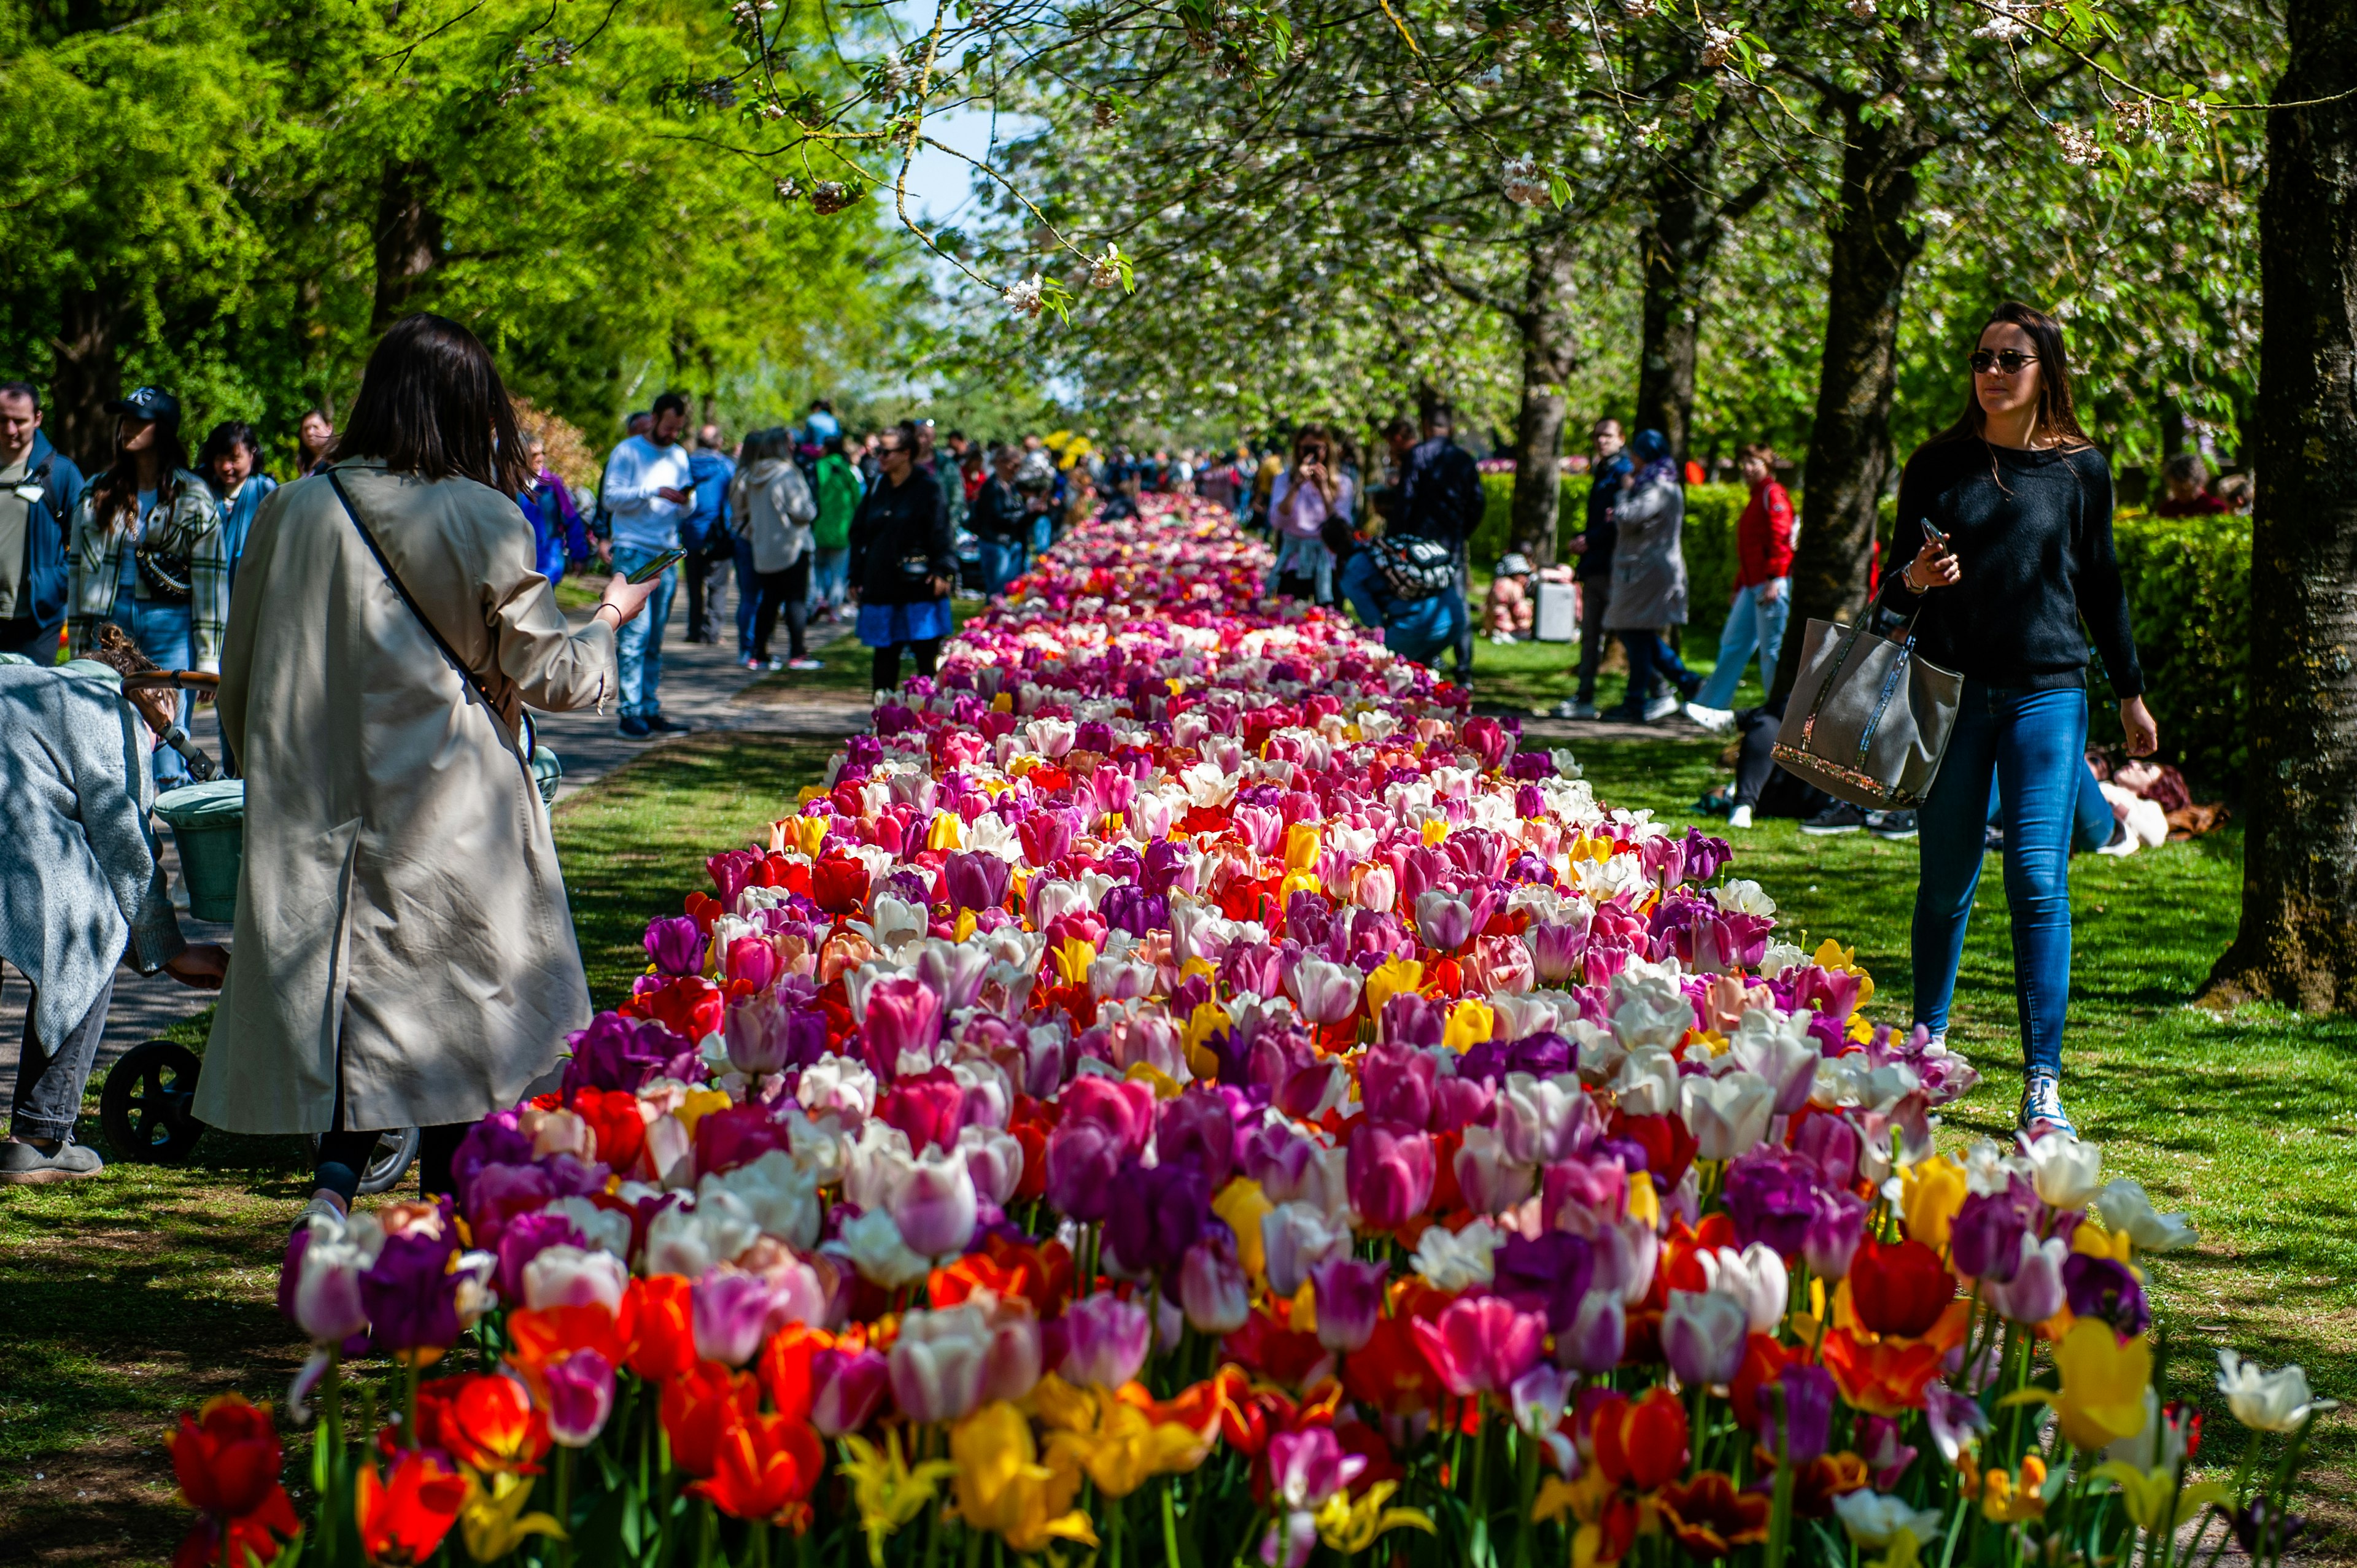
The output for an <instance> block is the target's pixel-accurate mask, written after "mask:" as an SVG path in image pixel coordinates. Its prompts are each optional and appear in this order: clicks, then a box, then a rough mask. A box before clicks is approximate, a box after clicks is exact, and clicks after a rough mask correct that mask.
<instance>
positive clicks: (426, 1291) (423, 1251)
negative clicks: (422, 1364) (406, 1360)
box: [361, 1230, 458, 1356]
mask: <svg viewBox="0 0 2357 1568" xmlns="http://www.w3.org/2000/svg"><path fill="white" fill-rule="evenodd" d="M454 1251H457V1248H456V1247H455V1246H454V1245H453V1244H452V1242H450V1241H449V1240H445V1239H441V1238H436V1237H432V1236H427V1235H425V1234H422V1233H421V1232H419V1231H415V1230H410V1231H405V1232H404V1233H403V1234H401V1235H399V1236H394V1237H392V1238H390V1239H389V1240H386V1242H385V1244H384V1250H383V1251H381V1252H379V1253H378V1254H377V1255H376V1262H374V1263H372V1264H371V1265H370V1266H369V1269H368V1271H367V1272H366V1273H363V1274H361V1307H362V1308H363V1309H364V1310H365V1311H366V1312H367V1313H368V1319H369V1337H370V1341H371V1343H372V1344H373V1345H374V1346H375V1348H377V1349H378V1350H379V1351H381V1352H382V1353H384V1354H387V1355H393V1356H399V1355H402V1354H404V1353H405V1352H414V1351H418V1350H447V1349H448V1348H450V1347H451V1346H453V1345H456V1344H457V1342H458V1277H457V1275H456V1274H453V1273H450V1254H451V1253H452V1252H454Z"/></svg>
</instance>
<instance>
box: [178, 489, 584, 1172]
mask: <svg viewBox="0 0 2357 1568" xmlns="http://www.w3.org/2000/svg"><path fill="white" fill-rule="evenodd" d="M338 472H339V474H340V476H341V477H342V478H343V480H344V484H345V487H346V489H348V490H349V491H350V494H351V498H352V500H353V503H354V504H355V505H356V506H358V507H359V508H360V510H361V515H362V516H363V517H364V518H365V519H366V520H367V521H368V524H369V527H370V530H371V532H373V533H374V534H375V535H376V538H377V542H378V543H379V544H381V545H382V547H383V550H384V553H385V555H386V557H387V558H388V559H389V560H390V562H391V563H392V564H393V569H394V570H395V571H396V572H398V573H399V574H400V576H401V579H402V581H403V583H404V584H405V585H407V587H408V589H409V592H410V594H411V596H413V597H414V599H415V600H416V601H417V603H418V605H419V607H421V608H423V609H424V610H425V612H426V613H427V614H428V615H430V616H432V617H433V618H434V623H435V626H436V629H438V630H439V631H440V632H441V634H442V636H443V639H444V640H446V641H447V642H448V643H449V645H450V646H451V648H452V649H453V650H456V651H457V654H458V656H459V657H460V658H461V659H462V660H465V661H466V663H467V665H468V668H469V669H471V670H472V671H475V673H476V676H477V679H478V680H479V681H480V682H482V684H483V685H484V686H485V687H486V688H487V689H488V690H489V691H490V693H491V695H492V697H493V699H494V700H495V702H496V703H497V704H498V711H497V712H496V713H494V712H493V711H491V710H490V709H487V708H486V707H485V706H484V704H483V702H482V700H481V699H480V698H479V696H477V695H476V694H475V693H474V692H473V691H472V690H471V689H470V688H469V686H468V683H467V682H465V681H464V680H463V679H462V678H461V677H460V675H459V673H458V671H457V670H456V669H454V668H453V667H452V665H451V663H450V660H448V659H447V658H445V657H444V656H443V654H442V652H441V651H440V650H438V649H437V648H436V646H435V644H434V639H432V637H430V636H429V635H428V634H427V633H426V631H425V628H424V627H422V626H421V625H419V624H418V620H417V618H416V617H415V616H414V615H413V614H411V612H410V610H409V608H408V607H407V606H406V605H404V604H403V602H402V600H401V597H400V596H399V595H398V594H397V593H396V592H395V591H394V589H393V585H392V584H391V583H390V582H389V581H387V579H386V577H385V575H384V571H383V569H382V567H381V566H379V565H378V564H377V561H376V558H375V556H373V555H372V554H371V553H370V551H369V548H368V545H367V543H366V542H365V541H363V540H362V539H361V534H360V531H359V530H358V529H356V528H355V527H353V525H352V522H351V521H350V518H349V517H348V516H347V515H346V513H345V511H344V509H343V507H342V506H341V505H340V504H339V501H338V499H337V497H336V491H335V489H334V488H333V487H332V486H331V485H330V484H329V482H328V478H326V477H325V476H324V475H322V476H319V477H316V478H306V479H300V480H297V481H296V482H295V483H294V484H291V485H288V486H286V487H285V488H284V489H280V490H279V491H278V492H277V493H276V494H274V495H273V496H272V497H271V498H270V499H268V500H267V501H266V502H264V505H263V508H262V510H261V511H260V513H259V514H258V515H257V516H256V517H255V519H254V523H253V533H252V535H251V536H250V537H249V538H248V540H247V541H246V546H245V553H244V555H243V556H242V558H241V560H240V563H239V566H238V575H237V589H236V593H235V595H234V596H233V598H232V601H231V606H230V619H229V633H228V637H227V639H226V641H225V644H224V647H223V650H222V657H221V733H222V736H223V737H224V738H225V739H226V740H227V741H228V743H229V745H230V746H231V749H232V750H233V751H234V753H235V755H236V757H237V759H238V763H239V765H240V766H241V767H242V768H243V769H244V771H245V779H246V783H245V864H244V867H243V869H242V872H241V873H240V875H239V877H238V888H237V926H236V936H235V939H234V941H233V944H232V947H231V951H232V953H233V954H234V957H233V959H232V960H231V964H230V972H229V979H228V982H227V983H226V984H224V985H223V986H222V987H221V1008H220V1011H219V1013H218V1014H217V1015H215V1017H214V1020H213V1028H212V1037H211V1040H210V1043H209V1044H208V1046H207V1047H206V1054H205V1070H204V1072H203V1074H202V1076H201V1077H200V1078H199V1087H198V1090H197V1099H196V1105H195V1112H196V1114H197V1116H198V1118H199V1120H201V1121H203V1122H206V1123H207V1124H209V1125H210V1126H215V1127H222V1128H227V1129H229V1130H230V1131H231V1132H238V1133H317V1132H324V1131H326V1130H327V1129H328V1126H329V1125H330V1124H331V1122H332V1120H333V1117H334V1114H335V1106H336V1086H337V1079H338V1069H339V1060H340V1065H341V1077H342V1083H343V1090H344V1099H345V1113H344V1124H345V1125H346V1126H347V1127H351V1128H355V1129H361V1128H383V1127H408V1126H431V1125H435V1124H436V1123H441V1122H468V1121H473V1120H475V1119H477V1118H479V1117H482V1116H484V1115H487V1114H489V1113H490V1112H493V1111H496V1110H500V1109H503V1108H504V1107H507V1106H510V1105H512V1104H514V1103H515V1102H516V1101H517V1099H518V1097H519V1096H521V1095H522V1092H523V1090H524V1089H525V1087H526V1086H527V1085H529V1084H530V1083H531V1082H532V1081H533V1079H536V1078H538V1077H540V1076H541V1075H542V1074H543V1073H544V1072H546V1071H547V1070H548V1069H550V1068H551V1067H553V1066H554V1064H555V1062H556V1060H557V1058H558V1055H559V1053H560V1052H561V1051H562V1050H563V1048H564V1046H565V1034H566V1032H567V1031H568V1030H573V1029H578V1028H580V1027H582V1026H585V1025H586V1024H587V1022H588V1020H589V991H588V984H587V980H586V979H585V977H584V976H583V973H582V969H581V955H580V951H579V950H578V949H577V948H576V946H575V945H574V940H573V918H572V912H571V910H570V909H569V908H567V907H566V904H565V883H564V879H563V877H562V876H561V875H559V873H558V871H557V865H556V846H555V843H554V840H552V839H551V838H550V836H549V828H548V813H547V811H546V810H545V809H544V808H543V806H542V805H541V803H540V797H539V795H538V793H537V792H536V791H535V790H534V789H533V785H532V781H531V779H530V778H529V776H528V775H527V773H526V771H525V768H524V766H523V761H522V752H521V750H520V749H519V742H518V738H517V736H518V728H519V719H520V714H521V709H522V704H523V703H531V704H532V705H533V706H534V707H539V708H546V709H551V710H565V709H571V708H579V707H587V706H588V705H590V704H591V703H597V702H600V701H602V700H603V699H604V698H605V697H606V696H607V694H608V693H610V692H611V691H612V690H613V689H614V679H615V676H614V634H613V632H612V630H611V629H610V628H608V626H607V625H606V624H605V623H604V622H603V621H602V620H601V621H598V622H597V623H596V624H595V625H593V626H591V627H590V628H587V630H584V631H582V632H580V633H578V634H576V633H574V632H573V631H572V630H571V629H570V628H568V626H567V625H566V623H565V617H564V615H563V614H562V613H561V612H560V611H559V610H558V609H557V607H556V596H555V593H554V590H553V589H552V588H551V587H550V586H549V584H548V580H547V579H546V578H544V577H543V576H542V575H540V574H539V573H537V572H535V571H533V565H532V560H533V532H532V528H531V526H530V524H528V523H527V522H526V521H524V519H523V516H522V513H521V512H520V511H519V510H517V507H516V503H515V502H514V501H513V500H512V499H510V498H508V497H506V496H503V495H501V494H500V493H499V492H498V491H496V490H493V489H490V488H488V487H486V486H483V485H479V484H476V483H474V482H473V481H472V480H468V479H445V480H438V481H429V480H425V479H420V478H415V477H414V476H410V475H393V474H389V473H387V472H386V471H385V470H384V467H383V466H382V464H377V463H361V462H354V463H346V464H343V465H340V466H339V469H338Z"/></svg>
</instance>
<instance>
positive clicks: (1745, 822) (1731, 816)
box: [1727, 806, 1751, 828]
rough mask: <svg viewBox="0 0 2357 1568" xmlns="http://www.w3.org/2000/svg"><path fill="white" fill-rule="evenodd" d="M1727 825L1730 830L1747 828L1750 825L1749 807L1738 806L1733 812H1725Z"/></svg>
mask: <svg viewBox="0 0 2357 1568" xmlns="http://www.w3.org/2000/svg"><path fill="white" fill-rule="evenodd" d="M1750 825H1751V808H1750V807H1749V806H1738V807H1736V808H1735V810H1733V811H1729V812H1727V826H1728V827H1730V828H1748V827H1749V826H1750Z"/></svg>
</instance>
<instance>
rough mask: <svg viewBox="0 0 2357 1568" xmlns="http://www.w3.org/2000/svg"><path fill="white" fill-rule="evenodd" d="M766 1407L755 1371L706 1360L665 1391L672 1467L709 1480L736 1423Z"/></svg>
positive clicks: (665, 1422) (664, 1414)
mask: <svg viewBox="0 0 2357 1568" xmlns="http://www.w3.org/2000/svg"><path fill="white" fill-rule="evenodd" d="M760 1408H761V1385H760V1384H759V1383H758V1382H756V1381H754V1380H753V1375H752V1374H751V1373H749V1372H732V1371H730V1370H729V1369H727V1368H726V1367H724V1366H722V1365H721V1364H720V1363H719V1362H717V1361H706V1362H705V1363H704V1364H702V1365H701V1366H699V1367H697V1368H696V1369H694V1371H692V1372H690V1373H688V1374H687V1375H686V1376H685V1377H683V1378H677V1379H674V1380H673V1381H672V1382H671V1383H670V1384H669V1385H667V1386H666V1387H665V1388H664V1389H663V1392H662V1424H663V1432H664V1434H665V1435H667V1436H668V1437H670V1439H671V1456H672V1463H673V1464H674V1465H676V1466H678V1467H679V1468H680V1469H682V1470H683V1471H685V1472H686V1473H687V1474H689V1475H691V1476H698V1477H703V1476H709V1475H711V1474H712V1473H713V1471H714V1469H715V1468H716V1466H718V1464H719V1462H720V1461H719V1450H720V1442H721V1439H722V1437H723V1436H724V1435H726V1432H727V1430H728V1427H729V1425H730V1423H733V1422H736V1421H741V1420H742V1419H744V1418H745V1417H747V1416H749V1415H751V1414H753V1413H755V1412H757V1411H759V1409H760Z"/></svg>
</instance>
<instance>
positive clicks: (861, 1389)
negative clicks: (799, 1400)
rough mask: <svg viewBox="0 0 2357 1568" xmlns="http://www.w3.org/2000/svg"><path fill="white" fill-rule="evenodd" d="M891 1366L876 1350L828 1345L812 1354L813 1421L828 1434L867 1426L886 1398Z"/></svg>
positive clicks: (821, 1430)
mask: <svg viewBox="0 0 2357 1568" xmlns="http://www.w3.org/2000/svg"><path fill="white" fill-rule="evenodd" d="M890 1381H891V1369H890V1368H889V1366H888V1364H887V1363H886V1361H885V1359H884V1357H883V1356H882V1354H881V1353H879V1352H877V1351H875V1350H856V1351H855V1350H841V1349H834V1348H827V1349H823V1350H819V1351H816V1352H814V1353H813V1355H812V1357H811V1389H812V1393H813V1398H812V1401H811V1424H812V1425H813V1426H815V1427H817V1428H818V1429H819V1432H820V1433H821V1434H823V1435H824V1436H827V1437H840V1436H842V1435H843V1434H845V1433H846V1432H856V1431H858V1430H859V1429H860V1428H861V1427H863V1426H866V1424H867V1422H868V1418H869V1417H871V1416H873V1415H874V1414H875V1413H876V1407H877V1404H878V1403H880V1402H882V1400H883V1398H884V1390H885V1389H886V1387H887V1386H888V1385H889V1383H890Z"/></svg>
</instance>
